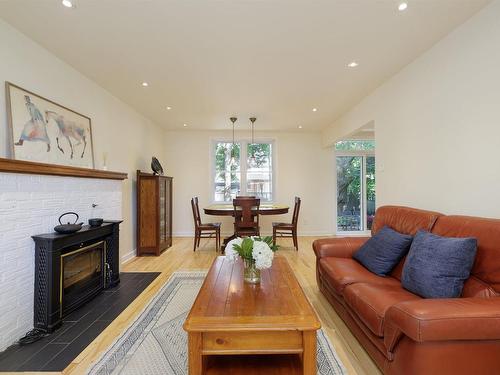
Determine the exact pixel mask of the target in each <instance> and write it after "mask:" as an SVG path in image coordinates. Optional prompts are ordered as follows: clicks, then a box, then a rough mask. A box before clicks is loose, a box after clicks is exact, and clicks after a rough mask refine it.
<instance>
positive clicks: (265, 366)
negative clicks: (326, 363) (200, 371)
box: [204, 354, 302, 375]
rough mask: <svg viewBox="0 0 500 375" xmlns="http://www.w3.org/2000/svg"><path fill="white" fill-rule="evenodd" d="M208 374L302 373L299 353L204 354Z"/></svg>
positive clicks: (271, 374) (296, 374)
mask: <svg viewBox="0 0 500 375" xmlns="http://www.w3.org/2000/svg"><path fill="white" fill-rule="evenodd" d="M204 357H205V358H204V361H205V372H204V374H206V375H228V374H231V375H262V374H266V375H302V361H301V359H300V355H298V354H273V355H210V356H204Z"/></svg>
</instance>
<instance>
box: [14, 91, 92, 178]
mask: <svg viewBox="0 0 500 375" xmlns="http://www.w3.org/2000/svg"><path fill="white" fill-rule="evenodd" d="M5 91H6V102H7V121H8V126H9V132H10V146H11V157H12V158H13V159H16V160H26V161H32V162H40V163H46V164H55V165H66V166H72V167H80V168H89V169H94V168H95V165H94V144H93V139H92V120H91V119H90V117H88V116H85V115H82V114H81V113H78V112H76V111H74V110H72V109H69V108H68V107H65V106H63V105H61V104H58V103H56V102H54V101H52V100H50V99H47V98H44V97H43V96H41V95H38V94H35V93H34V92H31V91H29V90H26V89H24V88H22V87H20V86H17V85H15V84H13V83H11V82H5Z"/></svg>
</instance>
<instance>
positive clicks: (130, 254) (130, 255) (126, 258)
mask: <svg viewBox="0 0 500 375" xmlns="http://www.w3.org/2000/svg"><path fill="white" fill-rule="evenodd" d="M136 254H137V252H136V251H135V249H133V250H131V251H129V252H128V253H127V254H124V255H122V257H121V258H120V261H121V264H125V263H127V262H130V261H131V260H132V259H134V258H135V256H136Z"/></svg>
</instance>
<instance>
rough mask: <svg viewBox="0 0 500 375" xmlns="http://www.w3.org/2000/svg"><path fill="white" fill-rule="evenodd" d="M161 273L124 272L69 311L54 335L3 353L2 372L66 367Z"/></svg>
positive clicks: (17, 346)
mask: <svg viewBox="0 0 500 375" xmlns="http://www.w3.org/2000/svg"><path fill="white" fill-rule="evenodd" d="M159 274H160V273H158V272H137V273H136V272H126V273H121V274H120V284H118V285H117V286H116V287H114V288H112V289H108V290H105V291H103V292H102V293H101V294H99V295H98V296H97V297H96V298H94V299H93V300H91V301H90V302H88V303H86V304H85V305H83V306H82V307H80V308H79V309H78V310H75V311H74V312H72V313H71V314H69V315H68V316H67V317H65V318H64V319H63V324H62V326H61V327H60V328H59V329H57V330H56V331H55V332H54V333H52V334H51V335H49V336H47V337H44V338H42V339H41V340H39V341H37V342H35V343H33V344H30V345H26V346H19V345H17V344H16V345H12V346H11V347H9V348H7V349H6V350H5V351H4V352H1V353H0V371H62V370H64V368H66V367H67V366H68V364H69V363H70V362H71V361H72V360H73V359H75V358H76V357H77V356H78V354H80V353H81V352H82V351H83V349H85V348H86V347H87V346H88V345H89V344H90V343H91V342H92V341H93V340H94V339H95V338H96V337H97V336H98V335H99V334H100V333H101V332H102V331H103V330H104V328H106V327H107V326H108V325H109V324H110V323H111V322H112V321H113V320H114V319H115V318H116V317H117V316H118V315H119V314H120V313H121V312H122V311H123V310H125V308H126V307H127V306H128V305H129V304H130V303H131V302H132V301H133V300H134V299H136V298H137V297H138V296H139V294H141V292H142V291H143V290H144V289H146V287H147V286H148V285H149V284H151V282H152V281H153V280H154V279H155V278H156V277H157V276H158V275H159Z"/></svg>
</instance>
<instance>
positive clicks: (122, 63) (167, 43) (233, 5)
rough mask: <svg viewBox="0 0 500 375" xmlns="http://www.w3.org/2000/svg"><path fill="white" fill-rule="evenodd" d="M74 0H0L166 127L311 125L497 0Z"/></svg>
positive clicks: (31, 32)
mask: <svg viewBox="0 0 500 375" xmlns="http://www.w3.org/2000/svg"><path fill="white" fill-rule="evenodd" d="M75 2H76V5H77V7H76V8H75V9H68V8H65V7H63V6H62V5H61V1H60V0H0V17H2V18H3V19H4V20H6V21H7V22H8V23H10V24H11V25H13V26H14V27H16V28H17V29H19V30H20V31H22V32H23V33H25V34H26V35H28V36H29V37H30V38H32V39H34V40H35V41H37V42H38V43H40V44H41V45H43V46H44V47H46V48H47V49H48V50H50V51H51V52H53V53H54V54H55V55H57V56H59V57H60V58H61V59H63V60H65V61H66V62H68V63H69V64H70V65H72V66H73V67H75V68H76V69H78V70H79V71H81V72H82V73H84V74H85V75H87V76H88V77H90V78H91V79H93V80H94V81H96V82H97V83H98V84H100V85H101V86H102V87H104V88H106V89H107V90H109V91H110V92H111V93H113V94H114V95H116V96H117V97H119V98H121V99H122V100H123V101H124V102H126V103H129V104H130V105H131V106H133V107H134V108H136V109H137V110H138V111H139V112H141V113H142V114H144V115H145V116H146V117H148V118H150V119H152V120H153V121H155V122H156V123H158V124H159V125H162V126H165V127H166V128H169V129H175V128H183V123H187V124H188V128H189V129H216V128H219V129H220V128H229V127H230V125H229V124H230V122H229V120H228V118H229V117H230V116H231V115H236V116H238V117H239V118H240V121H239V122H238V123H237V124H240V125H242V126H245V127H249V121H248V120H247V119H248V117H250V116H253V115H255V116H256V117H257V118H258V120H257V122H256V129H268V130H269V129H273V130H275V129H276V130H277V129H279V130H282V129H297V127H298V126H299V125H302V127H303V129H304V130H314V129H321V128H323V127H325V126H327V125H329V124H331V123H332V122H333V121H334V120H335V119H336V118H338V117H339V116H340V115H341V114H342V113H343V112H345V111H346V110H348V109H349V108H350V107H351V106H353V105H354V104H356V103H357V102H358V101H359V100H360V99H361V98H363V97H364V96H365V95H367V94H368V93H369V92H370V91H371V90H373V89H374V88H376V87H377V86H378V85H380V84H381V83H382V82H384V81H385V80H386V79H387V78H389V77H390V76H392V75H393V74H395V73H396V72H398V71H399V70H400V69H401V68H403V67H404V66H405V65H406V64H408V63H409V62H411V61H412V60H413V59H415V58H416V57H417V56H418V55H420V54H421V53H422V52H424V51H425V50H427V49H428V48H429V47H431V46H432V45H433V44H434V43H435V42H436V41H438V40H439V39H441V38H442V37H443V36H444V35H446V34H447V33H448V32H450V31H451V30H452V29H453V28H455V27H456V26H458V25H459V24H461V23H462V22H464V21H465V20H466V19H467V18H469V17H470V16H471V15H473V14H474V13H475V12H477V11H478V10H479V9H480V8H482V7H483V6H484V5H485V4H486V3H488V2H489V0H407V2H408V4H409V6H408V9H407V10H406V11H405V12H399V11H398V10H397V6H398V4H399V2H398V1H393V0H75ZM351 60H356V61H357V62H359V66H358V67H357V68H355V69H349V68H347V66H346V65H347V64H348V63H349V62H350V61H351ZM143 81H147V82H148V83H149V87H147V88H144V87H142V86H141V82H143ZM70 89H71V88H68V90H70ZM167 106H171V107H172V110H170V111H167V109H166V107H167ZM313 107H317V108H318V111H317V112H312V108H313Z"/></svg>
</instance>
